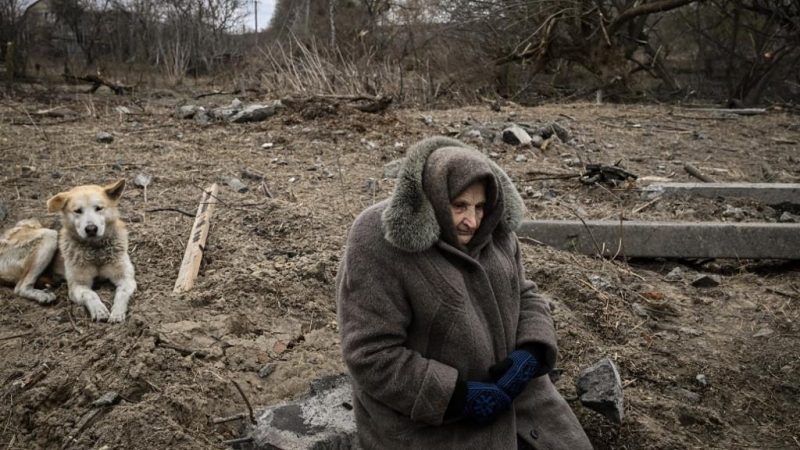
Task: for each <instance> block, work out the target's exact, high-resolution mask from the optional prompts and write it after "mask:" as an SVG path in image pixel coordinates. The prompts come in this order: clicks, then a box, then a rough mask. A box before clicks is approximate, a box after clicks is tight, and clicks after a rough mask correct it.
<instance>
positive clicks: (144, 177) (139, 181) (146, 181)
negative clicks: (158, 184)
mask: <svg viewBox="0 0 800 450" xmlns="http://www.w3.org/2000/svg"><path fill="white" fill-rule="evenodd" d="M151 181H153V176H152V175H150V174H149V173H146V172H142V173H139V174H137V175H136V178H134V179H133V185H134V186H136V187H138V188H145V187H147V186H149V185H150V182H151Z"/></svg>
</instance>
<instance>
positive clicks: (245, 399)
mask: <svg viewBox="0 0 800 450" xmlns="http://www.w3.org/2000/svg"><path fill="white" fill-rule="evenodd" d="M231 383H233V385H234V386H236V390H237V391H239V394H240V395H241V396H242V398H243V399H244V403H245V405H247V411H249V412H250V423H252V424H253V425H255V424H256V416H255V415H254V414H253V407H252V406H251V405H250V400H248V399H247V396H246V395H244V391H243V390H242V388H241V387H240V386H239V383H237V382H236V380H231Z"/></svg>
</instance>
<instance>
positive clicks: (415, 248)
mask: <svg viewBox="0 0 800 450" xmlns="http://www.w3.org/2000/svg"><path fill="white" fill-rule="evenodd" d="M443 147H460V148H466V149H470V150H473V151H475V152H476V153H477V154H479V155H481V156H482V157H483V158H485V159H486V161H487V163H488V164H489V166H490V167H491V168H492V171H493V172H494V176H495V178H496V181H497V185H498V186H499V187H500V195H501V196H502V197H503V203H504V208H503V214H502V219H501V220H500V223H499V224H498V226H497V228H496V229H495V230H494V233H497V232H500V233H511V232H514V231H516V230H517V228H519V225H520V224H521V223H522V220H523V219H524V218H525V211H526V209H525V203H524V202H523V201H522V197H520V195H519V192H517V189H516V188H515V187H514V183H513V182H512V181H511V178H509V176H508V175H507V174H506V173H505V171H503V169H501V168H500V166H498V165H497V164H496V163H495V162H494V161H492V160H490V159H489V158H486V157H485V156H483V154H482V153H481V152H480V151H478V150H476V149H473V148H471V147H468V146H467V145H465V144H464V143H463V142H460V141H457V140H455V139H451V138H448V137H444V136H434V137H430V138H427V139H424V140H422V141H420V142H418V143H416V144H414V145H413V146H411V148H410V149H409V150H408V156H407V157H406V161H405V162H404V164H403V167H402V168H401V170H400V176H399V177H398V180H397V185H396V186H395V188H394V192H393V193H392V197H391V198H390V199H389V204H388V205H387V207H386V209H385V210H384V211H383V215H382V220H381V222H382V225H383V235H384V237H385V238H386V240H387V241H389V242H390V243H391V244H392V245H393V246H395V247H397V248H399V249H401V250H404V251H407V252H412V253H414V252H421V251H424V250H427V249H429V248H430V247H432V246H433V245H434V244H436V242H437V241H438V240H439V237H440V235H441V232H442V230H441V227H440V226H439V223H438V222H437V220H436V212H435V211H434V207H433V205H432V204H431V202H430V200H429V199H428V196H427V195H426V194H425V190H424V188H423V183H422V174H423V172H424V169H425V164H426V163H427V161H428V156H430V154H431V153H433V152H434V151H435V150H438V149H440V148H443Z"/></svg>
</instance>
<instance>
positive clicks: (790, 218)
mask: <svg viewBox="0 0 800 450" xmlns="http://www.w3.org/2000/svg"><path fill="white" fill-rule="evenodd" d="M778 222H780V223H797V222H800V220H798V217H797V216H795V215H794V214H792V213H790V212H789V211H784V212H783V214H781V217H780V219H778Z"/></svg>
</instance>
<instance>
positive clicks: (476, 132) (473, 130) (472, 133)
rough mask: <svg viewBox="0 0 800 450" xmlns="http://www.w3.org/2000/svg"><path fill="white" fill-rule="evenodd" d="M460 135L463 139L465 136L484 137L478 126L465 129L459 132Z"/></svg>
mask: <svg viewBox="0 0 800 450" xmlns="http://www.w3.org/2000/svg"><path fill="white" fill-rule="evenodd" d="M458 137H459V138H460V139H463V138H481V137H483V135H482V134H481V130H478V129H476V128H470V129H468V130H464V131H462V132H461V133H459V135H458Z"/></svg>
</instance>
